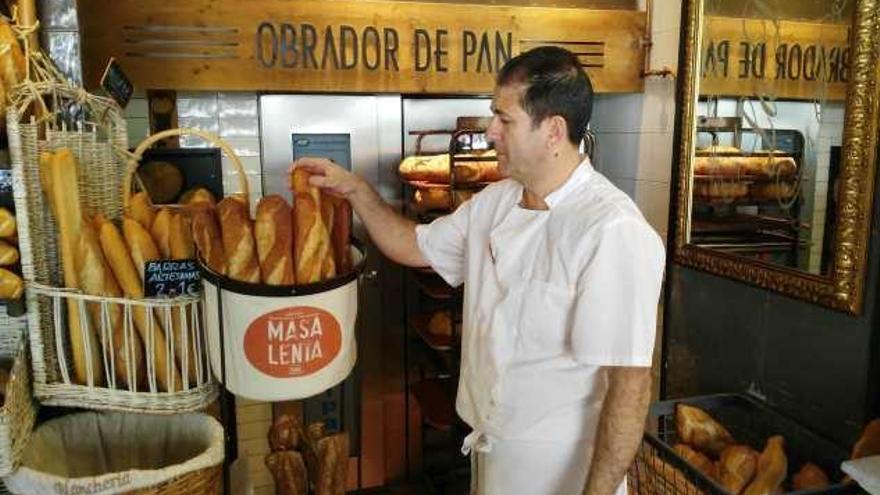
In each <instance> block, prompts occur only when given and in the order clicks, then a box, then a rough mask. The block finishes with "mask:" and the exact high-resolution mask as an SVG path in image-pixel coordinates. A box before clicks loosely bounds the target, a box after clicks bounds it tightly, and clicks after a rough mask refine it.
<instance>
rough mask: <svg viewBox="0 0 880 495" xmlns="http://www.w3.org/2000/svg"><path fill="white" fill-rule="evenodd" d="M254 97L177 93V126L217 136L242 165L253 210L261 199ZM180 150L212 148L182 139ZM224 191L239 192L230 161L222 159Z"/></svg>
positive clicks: (185, 138) (257, 108)
mask: <svg viewBox="0 0 880 495" xmlns="http://www.w3.org/2000/svg"><path fill="white" fill-rule="evenodd" d="M257 102H258V100H257V95H256V93H204V92H200V93H180V94H178V97H177V124H178V125H179V126H180V127H194V128H197V129H201V130H204V131H208V132H211V133H213V134H216V135H218V136H219V137H220V138H221V139H222V140H223V141H225V142H226V144H228V145H229V146H230V147H232V149H233V151H235V154H236V156H238V158H239V160H240V161H241V164H242V167H243V169H244V173H245V177H246V179H247V184H248V188H249V191H250V201H251V206H252V207H253V206H254V204H255V202H256V200H258V199H259V198H260V197H262V195H263V184H262V179H261V172H260V171H261V163H260V119H259V106H258V103H257ZM180 145H181V146H182V147H193V148H200V147H213V146H214V145H213V144H211V143H208V142H206V141H204V140H202V139H201V138H198V137H195V136H184V137H182V138H181V140H180ZM223 191H224V193H226V194H230V193H236V192H242V187H241V186H240V181H239V174H238V172H237V170H236V168H235V167H234V166H233V163H232V161H231V159H230V158H229V157H227V156H226V155H224V156H223Z"/></svg>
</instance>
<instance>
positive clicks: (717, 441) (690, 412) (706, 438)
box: [675, 402, 735, 456]
mask: <svg viewBox="0 0 880 495" xmlns="http://www.w3.org/2000/svg"><path fill="white" fill-rule="evenodd" d="M675 427H676V431H677V433H678V438H679V439H680V440H681V441H682V442H684V443H686V444H688V445H690V446H691V447H693V448H695V449H697V450H699V451H701V452H704V453H707V454H710V455H712V456H718V455H719V454H720V453H721V451H722V450H724V449H725V448H726V447H727V446H728V445H731V444H733V443H735V442H734V440H733V436H732V435H731V434H730V432H729V431H727V429H726V428H724V426H722V425H721V423H719V422H717V421H715V419H713V418H712V416H710V415H709V413H707V412H706V411H704V410H702V409H700V408H698V407H694V406H690V405H687V404H684V403H681V402H680V403H678V404H676V405H675Z"/></svg>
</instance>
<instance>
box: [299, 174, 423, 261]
mask: <svg viewBox="0 0 880 495" xmlns="http://www.w3.org/2000/svg"><path fill="white" fill-rule="evenodd" d="M300 168H301V169H304V170H306V171H308V172H309V173H310V174H311V177H309V183H310V184H312V185H313V186H315V187H318V188H320V189H322V190H324V191H326V192H328V193H330V194H334V195H337V196H342V197H344V198H346V199H347V200H348V201H349V202H350V203H351V207H352V209H354V212H355V213H357V215H358V216H359V217H360V219H361V220H362V221H363V222H364V225H365V226H366V227H367V231H368V232H369V233H370V237H371V238H372V240H373V242H374V243H375V244H376V246H377V247H378V248H379V250H380V251H382V253H383V254H385V256H387V257H389V258H391V259H392V260H393V261H396V262H397V263H400V264H402V265H407V266H427V264H428V262H427V261H425V258H424V257H423V256H422V252H421V250H420V249H419V245H418V242H417V240H416V224H415V222H413V221H412V220H410V219H408V218H405V217H403V216H401V215H400V214H398V213H397V212H396V211H394V209H393V208H391V207H390V206H388V204H387V203H385V201H383V200H382V197H381V196H379V193H378V192H376V190H375V189H373V186H371V185H370V184H369V183H368V182H367V181H365V180H364V179H363V178H361V177H359V176H358V175H356V174H353V173H351V172H349V171H347V170H345V169H344V168H342V167H340V166H339V165H336V164H335V163H333V162H331V161H330V160H327V159H325V158H300V159H299V160H297V161H295V162H294V163H293V164H291V166H290V170H289V171H290V172H291V173H292V172H293V171H294V169H300Z"/></svg>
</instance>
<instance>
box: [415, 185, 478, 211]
mask: <svg viewBox="0 0 880 495" xmlns="http://www.w3.org/2000/svg"><path fill="white" fill-rule="evenodd" d="M450 196H451V197H450ZM471 196H473V191H470V190H455V191H453V192H452V194H451V195H450V194H449V189H444V188H440V187H427V188H424V189H416V191H415V192H414V193H413V203H414V204H415V206H416V207H417V208H419V209H421V210H422V211H448V210H454V209H455V208H458V207H459V206H461V204H462V203H464V202H465V201H467V200H469V199H471Z"/></svg>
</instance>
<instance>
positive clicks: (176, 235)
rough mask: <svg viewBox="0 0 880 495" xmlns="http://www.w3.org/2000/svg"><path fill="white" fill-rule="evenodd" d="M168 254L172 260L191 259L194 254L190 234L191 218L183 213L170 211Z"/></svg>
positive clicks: (194, 247) (193, 245) (194, 249)
mask: <svg viewBox="0 0 880 495" xmlns="http://www.w3.org/2000/svg"><path fill="white" fill-rule="evenodd" d="M169 228H170V234H169V242H168V245H169V248H168V250H169V254H170V255H171V259H173V260H191V259H193V258H195V255H196V245H195V243H194V242H193V236H192V220H190V218H189V215H186V214H184V213H172V214H171V224H170V226H169Z"/></svg>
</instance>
